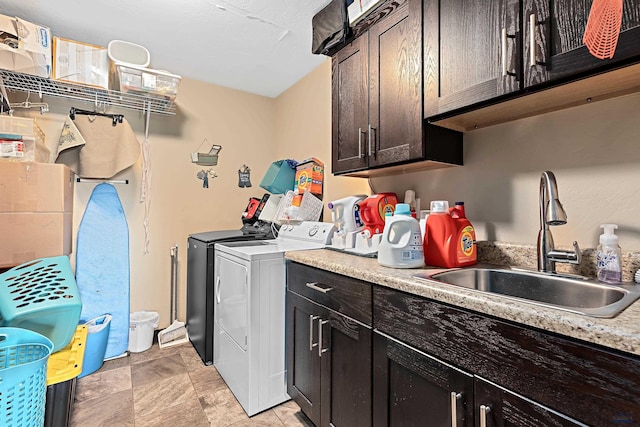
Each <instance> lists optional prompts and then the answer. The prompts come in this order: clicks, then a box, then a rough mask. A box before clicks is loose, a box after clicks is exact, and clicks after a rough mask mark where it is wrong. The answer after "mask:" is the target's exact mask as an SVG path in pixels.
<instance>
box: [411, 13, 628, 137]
mask: <svg viewBox="0 0 640 427" xmlns="http://www.w3.org/2000/svg"><path fill="white" fill-rule="evenodd" d="M591 4H592V1H590V0H557V1H550V0H496V1H482V0H446V1H445V0H424V10H423V13H424V18H423V19H424V70H425V71H424V97H425V98H424V117H425V118H426V119H428V121H429V122H432V123H435V124H437V125H440V126H444V127H447V128H450V129H456V130H459V131H468V130H472V129H474V128H478V127H484V126H490V125H493V124H497V123H502V122H506V121H509V120H514V119H518V118H522V117H527V116H532V115H536V114H541V113H545V112H549V111H554V110H558V109H561V108H567V107H572V106H575V105H580V104H584V103H587V102H592V101H597V100H600V99H606V98H610V97H613V96H619V95H622V94H625V93H631V92H634V91H637V90H638V89H637V88H638V87H640V64H638V62H640V2H637V1H633V0H625V1H624V7H623V20H622V28H621V33H620V38H619V41H618V46H617V48H616V51H615V55H614V57H613V58H611V59H604V60H601V59H597V58H595V57H594V56H592V55H591V54H590V53H589V51H588V49H587V48H586V46H584V44H583V42H582V38H583V35H584V30H585V27H586V24H587V20H588V18H589V12H590V10H591ZM605 73H606V74H605Z"/></svg>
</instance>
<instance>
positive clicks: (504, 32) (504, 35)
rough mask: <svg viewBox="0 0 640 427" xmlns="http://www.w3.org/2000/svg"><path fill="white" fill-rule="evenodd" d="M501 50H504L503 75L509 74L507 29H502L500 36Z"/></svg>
mask: <svg viewBox="0 0 640 427" xmlns="http://www.w3.org/2000/svg"><path fill="white" fill-rule="evenodd" d="M500 50H501V52H502V77H506V76H507V29H506V28H503V29H502V34H501V37H500Z"/></svg>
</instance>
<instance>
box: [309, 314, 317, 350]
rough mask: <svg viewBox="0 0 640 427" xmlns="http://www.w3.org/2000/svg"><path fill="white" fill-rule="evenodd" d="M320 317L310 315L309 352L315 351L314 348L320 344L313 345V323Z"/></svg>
mask: <svg viewBox="0 0 640 427" xmlns="http://www.w3.org/2000/svg"><path fill="white" fill-rule="evenodd" d="M318 317H319V316H314V315H313V314H310V315H309V351H313V347H315V346H317V345H318V343H315V344H314V343H313V322H315V321H316V319H318Z"/></svg>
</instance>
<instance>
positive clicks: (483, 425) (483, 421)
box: [480, 405, 491, 427]
mask: <svg viewBox="0 0 640 427" xmlns="http://www.w3.org/2000/svg"><path fill="white" fill-rule="evenodd" d="M489 412H491V408H489V407H488V406H486V405H480V427H487V414H488V413H489Z"/></svg>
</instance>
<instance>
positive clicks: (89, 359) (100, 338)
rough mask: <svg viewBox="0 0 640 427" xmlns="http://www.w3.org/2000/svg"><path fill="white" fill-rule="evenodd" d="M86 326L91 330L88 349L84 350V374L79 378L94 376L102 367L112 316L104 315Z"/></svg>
mask: <svg viewBox="0 0 640 427" xmlns="http://www.w3.org/2000/svg"><path fill="white" fill-rule="evenodd" d="M85 325H87V326H88V328H89V335H87V347H86V348H85V350H84V360H83V362H82V372H81V373H80V375H79V376H78V378H82V377H84V376H86V375H89V374H92V373H94V372H95V371H97V370H98V369H100V368H101V367H102V363H103V362H104V353H105V352H106V350H107V342H108V341H109V330H110V329H111V315H110V314H103V315H102V316H98V317H94V318H93V319H91V320H89V321H87V322H86V323H85Z"/></svg>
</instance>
